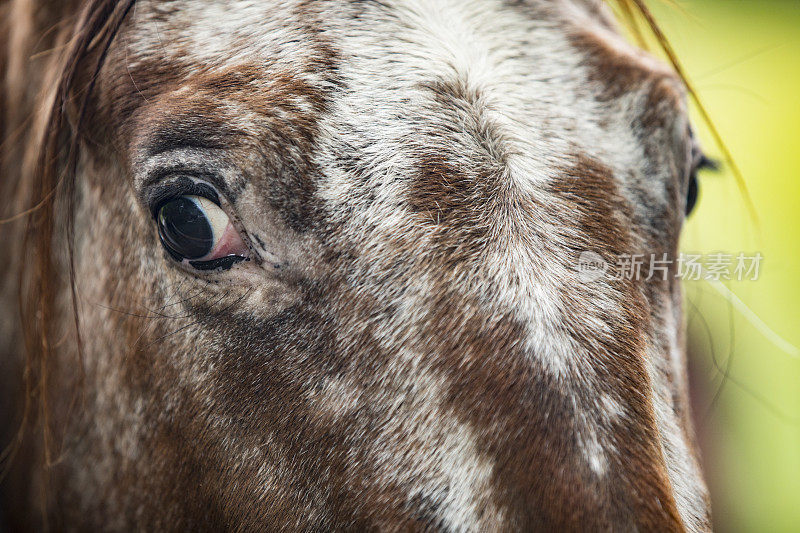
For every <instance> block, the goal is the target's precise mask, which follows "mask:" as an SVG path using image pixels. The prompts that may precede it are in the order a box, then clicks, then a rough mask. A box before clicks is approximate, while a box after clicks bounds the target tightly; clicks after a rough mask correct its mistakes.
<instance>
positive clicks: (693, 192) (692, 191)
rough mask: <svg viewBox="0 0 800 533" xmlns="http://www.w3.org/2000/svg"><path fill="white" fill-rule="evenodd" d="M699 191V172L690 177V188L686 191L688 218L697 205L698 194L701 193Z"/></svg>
mask: <svg viewBox="0 0 800 533" xmlns="http://www.w3.org/2000/svg"><path fill="white" fill-rule="evenodd" d="M698 189H699V185H698V183H697V172H692V174H691V176H689V188H688V189H687V190H686V216H687V217H688V216H689V214H690V213H691V212H692V211H693V210H694V206H695V204H697V194H698V192H699V191H698Z"/></svg>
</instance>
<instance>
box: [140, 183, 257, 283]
mask: <svg viewBox="0 0 800 533" xmlns="http://www.w3.org/2000/svg"><path fill="white" fill-rule="evenodd" d="M156 218H157V224H158V236H159V238H160V240H161V244H162V245H163V246H164V248H165V249H166V250H167V252H168V253H169V254H170V255H171V256H172V257H173V258H174V259H175V260H176V261H181V262H182V261H184V260H186V261H188V262H189V264H190V265H191V266H193V267H194V268H197V269H200V270H212V269H217V268H222V269H227V268H230V267H231V266H233V264H234V263H237V262H239V261H242V260H245V259H247V258H248V253H247V246H246V245H245V244H244V242H243V241H242V238H241V236H240V235H239V232H238V231H236V229H235V228H234V227H233V224H231V221H230V219H229V218H228V215H226V214H225V211H223V210H222V209H221V208H220V207H219V206H218V205H217V204H216V203H214V202H213V201H211V200H209V199H208V198H205V197H203V196H194V195H185V196H179V197H177V198H174V199H172V200H169V201H167V202H165V203H164V204H162V205H161V207H160V208H159V209H158V215H157V217H156Z"/></svg>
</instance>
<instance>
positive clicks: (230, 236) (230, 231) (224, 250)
mask: <svg viewBox="0 0 800 533" xmlns="http://www.w3.org/2000/svg"><path fill="white" fill-rule="evenodd" d="M229 255H238V256H241V257H248V256H249V251H248V248H247V245H246V244H245V243H244V240H242V236H241V235H239V232H238V231H237V230H236V228H234V227H233V224H232V223H231V222H230V221H229V222H228V225H227V226H226V227H225V230H224V231H223V232H222V237H220V239H219V240H218V241H217V244H216V245H215V246H214V249H213V250H211V252H209V254H208V255H207V256H205V257H203V258H202V259H197V260H196V261H212V260H214V259H220V258H222V257H227V256H229Z"/></svg>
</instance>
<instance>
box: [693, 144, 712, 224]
mask: <svg viewBox="0 0 800 533" xmlns="http://www.w3.org/2000/svg"><path fill="white" fill-rule="evenodd" d="M717 168H718V166H717V163H716V162H715V161H713V160H711V159H709V158H707V157H706V156H704V155H702V154H700V155H699V157H698V159H697V161H696V162H695V163H694V164H693V165H692V170H691V173H690V174H689V183H688V186H687V189H686V216H689V214H690V213H691V212H692V211H693V210H694V206H695V205H696V204H697V197H698V194H699V192H700V184H699V182H698V181H697V173H698V172H700V171H701V170H717Z"/></svg>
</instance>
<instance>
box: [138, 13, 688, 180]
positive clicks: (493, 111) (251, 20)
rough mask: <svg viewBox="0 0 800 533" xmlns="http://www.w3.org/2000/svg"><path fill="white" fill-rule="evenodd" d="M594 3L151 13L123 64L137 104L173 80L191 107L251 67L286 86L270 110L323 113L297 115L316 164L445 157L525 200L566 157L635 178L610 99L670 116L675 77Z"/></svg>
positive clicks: (403, 166) (223, 93)
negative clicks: (310, 136) (645, 102)
mask: <svg viewBox="0 0 800 533" xmlns="http://www.w3.org/2000/svg"><path fill="white" fill-rule="evenodd" d="M596 4H597V3H595V2H536V1H533V2H527V3H521V4H520V5H516V4H515V5H507V4H505V3H502V2H485V1H481V2H474V1H467V2H463V1H455V0H453V1H441V2H424V1H413V0H403V1H397V2H386V3H384V2H375V3H369V2H368V3H361V2H326V3H319V4H318V3H313V2H311V3H297V4H294V3H292V2H287V3H281V4H278V5H270V6H263V5H261V4H260V3H253V2H244V1H241V2H213V1H197V0H184V1H177V2H170V3H168V4H164V5H159V4H151V3H147V4H144V5H143V6H142V7H141V8H137V11H135V12H134V13H133V16H132V18H133V19H134V30H133V31H132V32H130V33H129V34H128V35H127V36H125V37H126V39H125V41H126V42H125V45H126V48H127V49H128V51H126V54H125V57H124V61H125V63H126V65H125V68H126V69H127V71H128V74H129V75H130V76H131V78H132V79H133V80H134V84H135V85H137V87H136V88H137V92H141V91H139V86H140V85H142V84H143V82H142V81H141V80H137V78H138V77H139V73H140V72H141V73H143V75H144V76H148V77H150V78H159V77H162V76H160V74H161V73H164V72H165V71H180V72H182V74H181V75H179V77H181V76H182V81H181V83H179V85H180V86H181V87H180V88H181V89H183V90H182V91H181V95H182V97H186V98H187V100H188V99H189V97H188V96H187V95H191V94H192V91H191V88H192V83H193V80H194V81H195V82H196V80H197V79H198V78H201V79H202V77H203V76H206V77H207V75H208V74H209V73H213V72H223V75H222V76H217V77H216V78H215V81H214V83H216V84H217V86H216V87H214V88H213V90H212V91H211V92H212V95H211V96H217V97H219V98H221V99H224V98H225V97H227V96H229V94H230V90H229V89H230V88H231V87H235V86H236V83H234V84H228V83H225V81H224V79H223V77H224V72H225V71H228V72H241V70H242V69H246V70H247V71H248V76H249V77H250V83H253V82H255V84H256V85H257V84H258V83H259V80H258V78H259V76H260V77H261V80H260V82H261V84H262V85H263V88H264V91H265V92H266V93H269V92H270V91H271V90H272V88H274V87H275V86H276V85H279V83H276V80H277V81H280V80H286V79H289V78H291V79H292V83H291V84H284V87H283V88H282V89H281V92H280V94H279V95H278V97H280V98H286V99H290V98H295V97H299V98H300V99H301V100H302V99H303V98H304V97H308V95H309V94H311V92H310V91H308V89H312V90H313V93H314V98H316V100H317V101H307V102H306V103H307V104H311V105H312V106H313V105H314V104H319V102H320V101H322V100H324V101H325V104H326V105H325V106H320V105H317V107H318V108H322V107H324V109H325V110H326V111H328V113H327V116H324V117H318V116H313V117H311V118H310V119H309V117H308V116H303V117H301V118H302V119H303V120H305V119H309V120H313V121H314V122H317V121H318V122H319V128H315V129H318V130H319V132H321V135H319V136H318V137H317V140H318V141H319V142H320V144H321V145H322V148H323V151H324V149H325V148H326V144H325V143H327V144H328V146H327V148H329V149H341V148H342V147H344V148H350V149H353V148H355V149H359V148H365V149H367V150H366V151H368V152H369V154H367V155H368V156H369V159H370V161H369V163H370V164H372V165H374V167H375V170H376V171H375V172H373V174H379V173H380V171H381V170H384V171H392V172H394V173H398V172H405V173H406V174H408V173H409V172H411V169H410V168H409V166H410V165H412V164H417V163H418V162H419V161H418V158H414V157H408V155H409V153H411V152H417V153H419V152H420V151H422V152H423V153H424V152H426V151H427V152H430V151H431V150H435V151H437V152H438V153H439V154H440V155H446V156H447V157H438V158H437V157H433V158H428V159H427V160H428V162H432V161H434V160H436V159H438V160H439V161H445V160H447V159H448V158H449V160H450V161H449V163H450V164H449V166H450V167H452V168H456V169H459V168H468V167H469V168H473V169H474V167H475V166H476V164H496V168H500V167H501V166H502V167H503V168H505V169H507V170H508V172H507V177H508V178H509V179H510V180H511V181H512V182H514V184H515V185H516V186H518V187H521V188H522V189H526V188H527V189H529V190H532V189H535V188H536V187H537V186H540V185H542V184H544V183H546V182H547V181H548V180H549V179H551V178H552V177H553V175H554V169H560V168H562V167H563V164H562V163H563V162H564V160H572V159H573V158H574V157H575V156H576V155H579V156H582V157H584V158H588V159H592V160H597V161H602V162H603V163H604V164H605V165H606V166H607V167H608V168H609V170H610V171H611V172H614V171H618V170H621V169H622V168H623V167H624V166H625V165H626V164H628V165H629V164H630V157H625V156H624V155H621V153H622V152H624V151H625V149H626V147H629V146H631V145H636V144H639V139H637V138H636V137H635V136H634V134H633V132H631V131H629V128H627V129H626V128H624V127H623V128H621V129H620V128H619V127H618V128H617V131H615V132H609V131H608V128H609V123H612V122H613V120H614V118H615V115H616V116H617V117H618V116H620V115H621V113H620V111H619V108H620V107H623V108H625V107H626V106H628V107H629V106H631V104H630V102H625V103H624V104H622V106H615V105H608V100H610V99H617V100H618V99H620V97H622V96H624V95H625V93H626V92H637V91H639V90H642V87H644V86H646V85H647V84H648V82H650V81H652V80H653V79H654V78H665V79H669V80H670V81H671V82H672V83H671V84H670V87H672V88H674V91H673V92H674V95H673V96H674V98H673V99H674V100H675V101H676V102H678V103H677V105H680V104H679V101H680V99H681V98H682V89H681V88H680V84H679V83H677V79H676V78H675V77H674V75H673V74H672V73H670V72H669V71H668V70H667V69H665V68H664V67H663V66H662V65H661V64H659V63H658V62H655V61H652V60H651V59H649V58H648V57H646V56H643V55H642V54H638V53H636V52H634V51H633V49H632V48H631V47H630V46H628V45H627V44H626V43H624V42H623V40H622V39H621V38H620V37H619V36H618V35H616V34H615V33H614V32H613V31H612V30H610V29H609V26H608V19H607V18H605V17H604V16H603V13H602V9H598V8H597V5H596ZM587 7H588V9H587ZM165 42H169V43H170V45H169V47H165V45H164V43H165ZM129 52H130V53H129ZM156 63H159V64H160V65H159V66H157V67H153V64H156ZM143 65H144V66H143ZM331 72H333V74H331ZM174 76H175V75H174V74H169V75H166V76H163V78H172V77H174ZM137 81H138V83H137ZM145 83H149V84H155V85H158V84H161V85H164V86H167V85H169V83H168V82H167V81H163V82H162V81H155V80H150V81H148V82H145ZM208 85H209V84H208V83H206V86H208ZM170 87H171V88H174V87H172V86H170ZM342 87H344V88H345V89H344V90H341V88H342ZM187 89H188V90H187ZM259 97H260V96H259V95H258V94H252V95H251V96H250V97H249V98H250V100H251V101H252V100H257V99H258V98H259ZM134 98H135V96H134ZM267 100H269V98H267ZM272 100H273V101H274V98H273V99H272ZM261 107H262V108H263V107H264V106H263V105H262V106H261ZM205 113H206V114H208V115H213V114H214V113H216V111H212V110H211V109H209V108H208V107H206V108H205ZM240 120H242V121H243V120H245V119H244V118H243V117H240ZM617 122H620V121H617ZM315 126H316V124H315ZM465 126H466V127H465ZM618 126H619V124H618ZM326 133H327V135H326ZM609 133H613V134H609ZM378 143H380V146H381V148H380V152H381V153H380V154H376V151H378V149H377V148H376V147H375V145H376V144H378ZM421 145H424V146H421ZM362 151H364V150H362ZM476 162H477V163H476ZM453 163H455V164H453ZM442 168H443V167H442ZM330 185H334V184H333V183H331V184H330ZM386 188H390V187H386Z"/></svg>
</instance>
